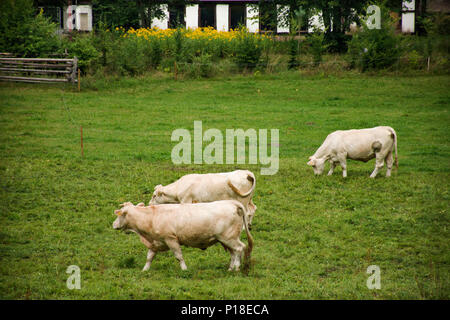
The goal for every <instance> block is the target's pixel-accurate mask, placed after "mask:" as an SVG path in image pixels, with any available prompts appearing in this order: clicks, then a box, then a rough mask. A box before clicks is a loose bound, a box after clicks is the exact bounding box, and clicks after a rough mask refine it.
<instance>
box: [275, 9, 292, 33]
mask: <svg viewBox="0 0 450 320" xmlns="http://www.w3.org/2000/svg"><path fill="white" fill-rule="evenodd" d="M288 12H289V6H286V5H280V4H277V14H278V17H277V33H289V22H285V21H283V19H282V18H281V17H283V16H284V17H287V14H288Z"/></svg>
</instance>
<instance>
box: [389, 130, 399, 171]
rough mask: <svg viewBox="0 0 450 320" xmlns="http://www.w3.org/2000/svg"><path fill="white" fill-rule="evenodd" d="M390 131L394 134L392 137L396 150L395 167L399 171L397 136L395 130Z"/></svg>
mask: <svg viewBox="0 0 450 320" xmlns="http://www.w3.org/2000/svg"><path fill="white" fill-rule="evenodd" d="M390 131H391V133H392V136H393V138H394V148H395V167H396V168H397V170H398V154H397V134H396V133H395V130H394V129H392V128H390Z"/></svg>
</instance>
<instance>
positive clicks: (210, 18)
mask: <svg viewBox="0 0 450 320" xmlns="http://www.w3.org/2000/svg"><path fill="white" fill-rule="evenodd" d="M199 10H200V12H199V20H200V21H199V26H200V27H203V28H204V27H213V28H216V5H215V4H200V6H199Z"/></svg>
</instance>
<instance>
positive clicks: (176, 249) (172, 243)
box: [166, 239, 187, 270]
mask: <svg viewBox="0 0 450 320" xmlns="http://www.w3.org/2000/svg"><path fill="white" fill-rule="evenodd" d="M166 244H167V246H168V247H169V248H170V250H172V252H173V254H174V255H175V258H177V260H178V261H179V262H180V267H181V270H187V266H186V263H185V262H184V259H183V254H182V253H181V247H180V244H179V243H178V241H177V240H175V239H172V240H166Z"/></svg>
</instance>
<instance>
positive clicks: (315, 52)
mask: <svg viewBox="0 0 450 320" xmlns="http://www.w3.org/2000/svg"><path fill="white" fill-rule="evenodd" d="M324 39H325V35H324V33H323V32H319V31H317V30H316V31H315V32H314V33H312V34H311V35H309V36H308V39H307V40H306V43H307V45H308V51H309V53H310V54H311V55H312V57H313V64H314V66H318V65H319V64H320V63H321V62H322V56H323V54H324V53H325V52H326V50H327V47H328V45H327V44H325V41H324Z"/></svg>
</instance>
